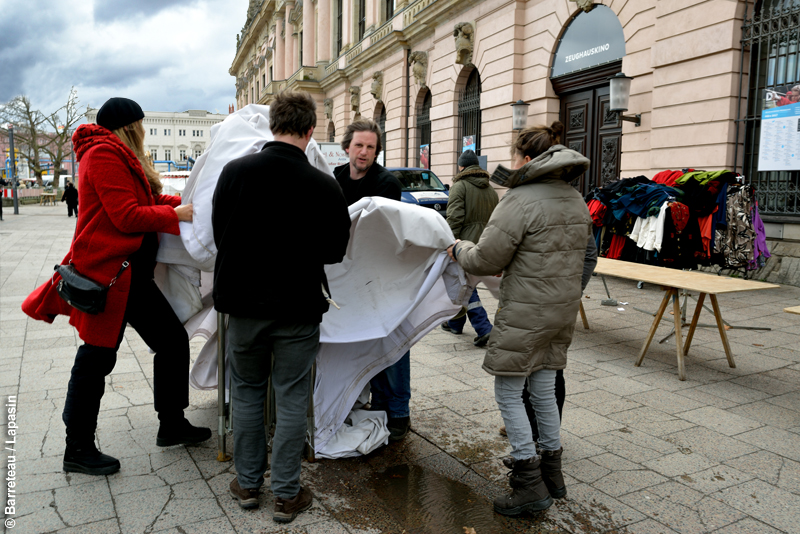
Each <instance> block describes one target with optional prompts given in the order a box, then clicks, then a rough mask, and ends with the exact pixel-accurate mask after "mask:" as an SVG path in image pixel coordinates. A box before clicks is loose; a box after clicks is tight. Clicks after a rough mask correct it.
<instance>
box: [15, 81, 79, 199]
mask: <svg viewBox="0 0 800 534" xmlns="http://www.w3.org/2000/svg"><path fill="white" fill-rule="evenodd" d="M78 105H79V104H78V92H77V90H76V89H75V88H74V87H73V88H72V89H71V90H70V92H69V97H68V98H67V103H66V104H64V105H63V106H61V107H60V108H59V109H57V110H56V111H54V112H53V113H50V114H44V113H42V112H41V111H39V110H37V109H33V107H32V106H31V101H30V99H29V98H28V97H27V96H25V95H20V96H17V97H14V98H12V99H11V100H10V101H9V102H8V103H7V104H5V105H3V106H0V120H1V121H2V122H11V123H14V126H15V128H14V140H15V142H16V144H17V146H19V154H20V156H21V157H22V158H24V159H25V160H26V161H27V162H28V167H29V168H30V169H31V170H33V173H34V176H35V177H36V182H37V183H38V184H39V185H40V186H41V185H44V184H43V182H42V173H43V172H44V171H45V170H46V168H47V165H46V164H43V162H42V156H44V155H46V156H48V157H49V159H50V162H49V164H50V165H52V167H53V188H54V189H57V188H58V182H59V177H60V175H61V174H62V173H63V171H62V169H61V166H62V164H63V163H64V160H65V159H66V158H67V155H68V154H70V153H71V152H72V130H73V128H74V127H75V125H76V124H77V123H78V122H80V120H81V119H82V118H83V117H84V115H85V114H86V112H85V111H81V110H80V109H79V107H78ZM73 168H74V166H73Z"/></svg>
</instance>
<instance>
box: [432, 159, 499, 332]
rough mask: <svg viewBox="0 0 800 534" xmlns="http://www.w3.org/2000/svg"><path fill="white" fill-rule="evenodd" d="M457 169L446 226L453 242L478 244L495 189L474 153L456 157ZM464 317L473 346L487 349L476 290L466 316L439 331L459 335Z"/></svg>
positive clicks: (489, 329)
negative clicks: (472, 329)
mask: <svg viewBox="0 0 800 534" xmlns="http://www.w3.org/2000/svg"><path fill="white" fill-rule="evenodd" d="M458 168H459V173H458V174H457V175H456V177H455V178H453V186H452V187H451V188H450V199H449V200H448V201H447V224H448V225H450V229H451V230H452V231H453V236H454V237H455V238H456V239H463V240H465V241H472V242H476V243H477V241H478V239H480V237H481V233H482V232H483V229H484V228H486V223H487V222H489V217H491V215H492V211H494V208H495V207H496V206H497V203H498V202H499V201H500V200H499V199H498V197H497V193H496V192H495V190H494V188H493V187H492V186H491V185H489V173H488V172H486V171H485V170H483V169H481V167H480V165H479V164H478V156H476V155H475V152H473V151H472V150H465V151H464V152H463V153H462V154H461V156H459V158H458ZM462 313H463V312H462ZM467 317H469V322H470V323H471V324H472V328H474V329H475V333H476V334H478V335H477V337H475V339H474V341H473V344H474V345H475V346H476V347H484V346H486V343H488V342H489V336H490V335H491V333H492V323H491V322H490V321H489V317H487V315H486V310H485V309H483V304H481V300H480V298H479V297H478V290H477V289H475V290H473V291H472V296H470V298H469V304H468V305H467V313H466V316H464V315H462V314H460V315H459V316H457V317H455V318H453V319H450V320H449V321H445V322H444V323H442V329H443V330H445V331H447V332H451V333H453V334H456V335H458V334H461V331H462V330H463V328H464V324H465V323H466V322H467Z"/></svg>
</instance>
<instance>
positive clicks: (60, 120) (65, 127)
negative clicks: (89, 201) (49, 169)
mask: <svg viewBox="0 0 800 534" xmlns="http://www.w3.org/2000/svg"><path fill="white" fill-rule="evenodd" d="M85 115H86V111H81V110H80V109H79V108H78V91H77V90H76V89H75V88H74V87H73V88H72V89H70V92H69V97H68V98H67V103H66V104H64V106H63V107H62V108H61V109H58V110H56V111H55V112H54V113H52V114H50V115H48V116H47V124H48V125H49V126H50V128H52V130H53V131H55V133H54V134H52V141H51V142H50V143H48V144H47V145H45V146H43V147H42V150H43V151H44V152H45V153H46V154H47V155H48V156H50V161H51V162H52V164H53V189H58V180H59V177H60V176H61V167H62V164H63V163H64V160H65V159H66V157H67V155H68V154H72V157H73V162H72V168H73V169H74V168H75V161H74V152H73V150H72V130H73V128H74V127H75V125H76V124H78V123H79V122H80V121H81V119H82V118H83V117H84V116H85ZM73 179H74V178H73Z"/></svg>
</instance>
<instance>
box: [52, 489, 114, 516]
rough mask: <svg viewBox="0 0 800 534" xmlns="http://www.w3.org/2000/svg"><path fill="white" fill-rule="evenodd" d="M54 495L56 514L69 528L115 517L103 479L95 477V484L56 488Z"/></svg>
mask: <svg viewBox="0 0 800 534" xmlns="http://www.w3.org/2000/svg"><path fill="white" fill-rule="evenodd" d="M54 494H55V506H56V509H57V510H58V514H59V516H61V518H62V519H63V520H64V522H65V523H67V524H68V525H70V526H77V525H81V524H83V523H95V522H97V521H102V520H104V519H109V518H112V517H114V516H115V515H116V514H115V510H114V503H113V502H112V500H111V493H110V492H109V490H108V483H107V482H106V481H105V480H103V479H101V480H97V479H96V477H95V482H89V483H86V484H80V485H77V486H70V487H68V488H58V489H56V490H54Z"/></svg>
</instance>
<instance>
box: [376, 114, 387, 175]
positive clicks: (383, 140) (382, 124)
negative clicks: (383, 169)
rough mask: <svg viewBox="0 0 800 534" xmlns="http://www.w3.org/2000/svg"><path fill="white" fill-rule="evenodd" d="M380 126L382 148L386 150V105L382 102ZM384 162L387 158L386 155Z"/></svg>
mask: <svg viewBox="0 0 800 534" xmlns="http://www.w3.org/2000/svg"><path fill="white" fill-rule="evenodd" d="M378 126H380V127H381V150H382V151H383V152H386V106H384V105H383V104H381V114H380V115H379V116H378ZM383 161H384V162H386V158H385V157H384V160H383Z"/></svg>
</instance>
